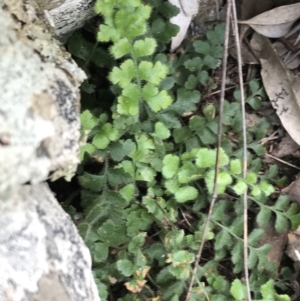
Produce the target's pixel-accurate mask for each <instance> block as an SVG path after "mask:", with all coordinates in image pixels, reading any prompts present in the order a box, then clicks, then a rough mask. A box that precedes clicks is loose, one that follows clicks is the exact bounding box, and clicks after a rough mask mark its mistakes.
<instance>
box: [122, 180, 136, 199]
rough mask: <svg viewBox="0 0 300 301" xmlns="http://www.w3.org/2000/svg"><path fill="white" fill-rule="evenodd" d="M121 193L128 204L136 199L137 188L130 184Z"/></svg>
mask: <svg viewBox="0 0 300 301" xmlns="http://www.w3.org/2000/svg"><path fill="white" fill-rule="evenodd" d="M119 193H120V195H121V196H122V197H123V198H124V199H125V200H126V201H127V202H130V201H132V200H133V198H134V193H135V187H134V185H133V184H128V185H126V186H124V187H123V188H122V189H120V191H119Z"/></svg>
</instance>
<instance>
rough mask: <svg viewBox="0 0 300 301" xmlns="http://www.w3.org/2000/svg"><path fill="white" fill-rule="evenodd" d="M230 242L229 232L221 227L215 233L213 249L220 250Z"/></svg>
mask: <svg viewBox="0 0 300 301" xmlns="http://www.w3.org/2000/svg"><path fill="white" fill-rule="evenodd" d="M231 243H232V237H231V236H230V234H229V232H228V231H227V230H225V229H222V230H221V231H220V232H219V233H218V234H217V235H216V242H215V250H221V249H222V248H224V246H226V245H230V244H231Z"/></svg>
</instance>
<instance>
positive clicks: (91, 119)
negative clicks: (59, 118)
mask: <svg viewBox="0 0 300 301" xmlns="http://www.w3.org/2000/svg"><path fill="white" fill-rule="evenodd" d="M80 121H81V126H82V127H83V129H84V130H91V129H92V128H94V127H95V126H96V125H97V124H98V120H97V118H96V117H95V116H94V115H92V113H91V112H90V111H89V110H85V111H83V112H82V113H81V114H80Z"/></svg>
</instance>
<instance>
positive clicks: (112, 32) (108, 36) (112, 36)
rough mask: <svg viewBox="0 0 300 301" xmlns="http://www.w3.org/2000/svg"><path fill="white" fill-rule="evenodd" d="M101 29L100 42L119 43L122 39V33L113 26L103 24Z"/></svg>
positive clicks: (98, 35) (98, 38)
mask: <svg viewBox="0 0 300 301" xmlns="http://www.w3.org/2000/svg"><path fill="white" fill-rule="evenodd" d="M99 29H100V30H99V31H98V34H97V40H98V41H100V42H109V41H110V40H112V41H118V40H119V39H120V32H119V31H118V30H116V29H115V28H113V27H111V26H108V25H106V24H101V25H100V27H99Z"/></svg>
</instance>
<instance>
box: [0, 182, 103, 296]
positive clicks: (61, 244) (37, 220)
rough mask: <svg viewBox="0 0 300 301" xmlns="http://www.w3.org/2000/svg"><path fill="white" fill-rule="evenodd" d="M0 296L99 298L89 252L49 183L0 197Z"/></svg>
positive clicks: (24, 187) (22, 188) (31, 186)
mask: <svg viewBox="0 0 300 301" xmlns="http://www.w3.org/2000/svg"><path fill="white" fill-rule="evenodd" d="M0 212H1V218H0V267H1V268H0V300H1V301H99V300H100V299H99V296H98V292H97V289H96V286H95V283H94V279H93V276H92V272H91V257H90V253H89V250H88V249H87V247H86V246H85V245H84V243H83V241H82V239H81V237H80V236H79V234H78V232H77V229H76V227H75V225H74V224H73V222H72V220H71V219H70V217H69V215H67V214H66V213H65V212H64V210H63V209H62V208H61V207H60V205H59V204H58V203H57V201H56V199H55V198H54V196H53V194H52V192H51V191H50V189H49V187H48V185H47V184H44V183H43V184H37V185H25V186H23V187H21V188H20V189H17V190H16V191H15V192H14V193H12V195H11V197H10V199H9V200H5V199H1V198H0Z"/></svg>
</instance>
